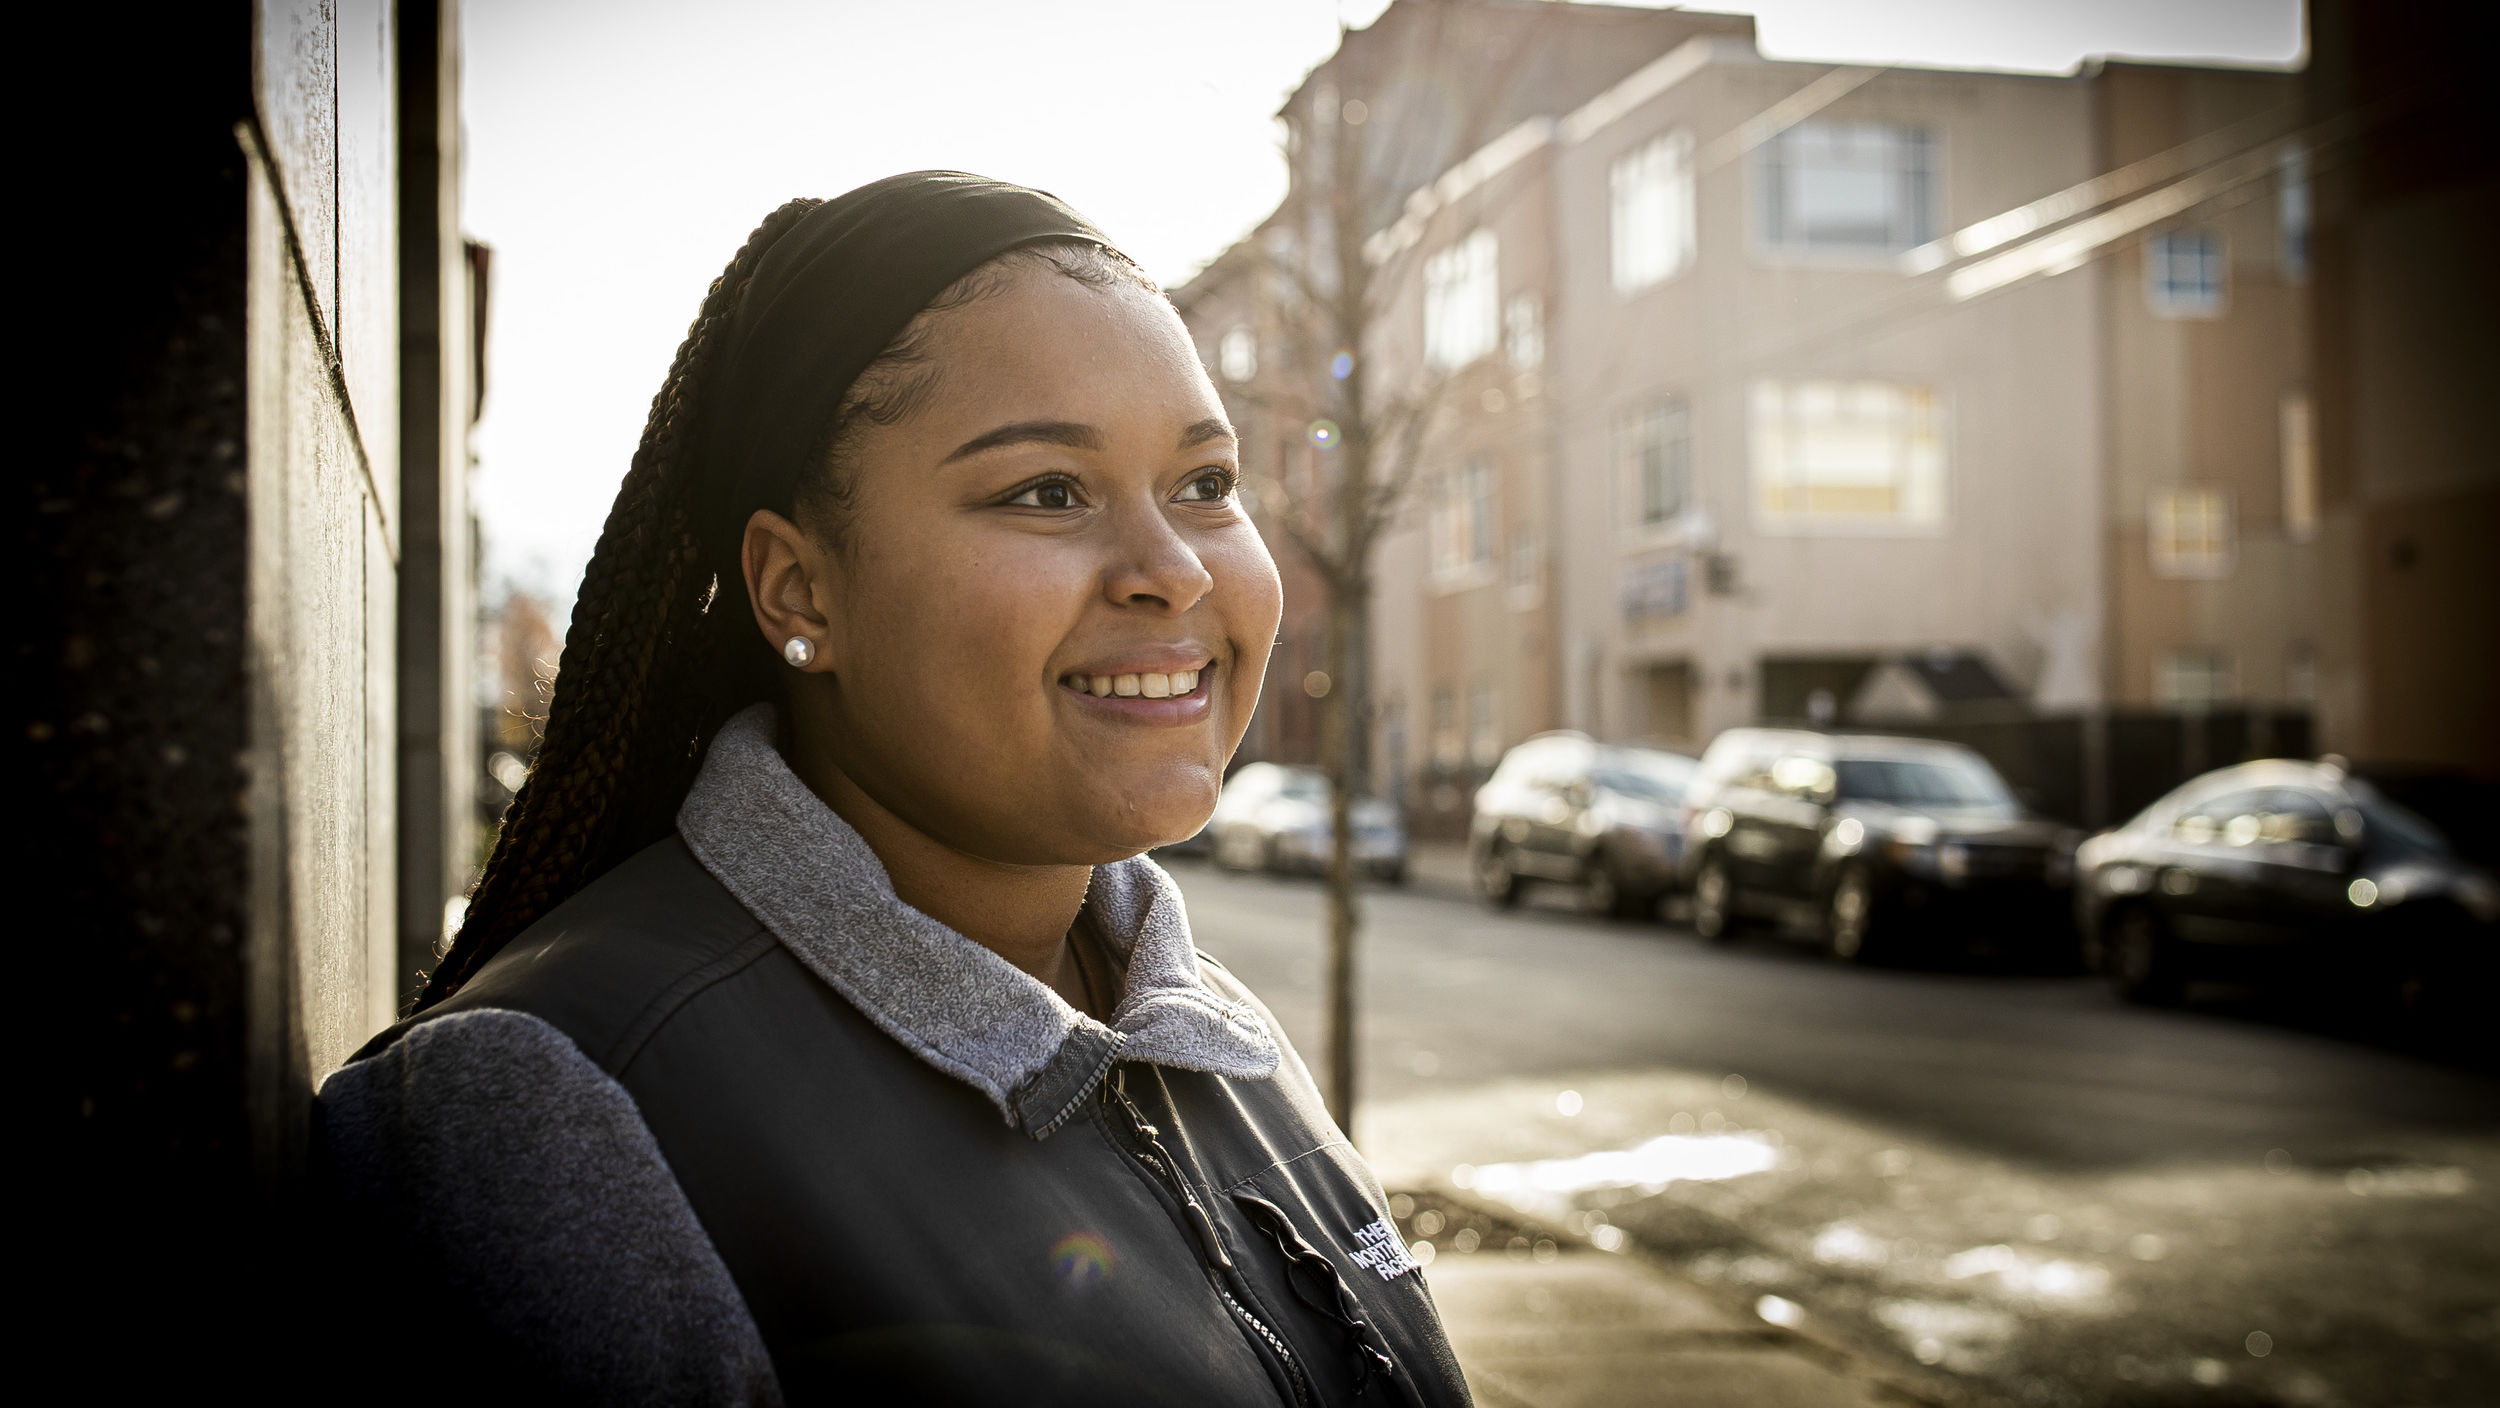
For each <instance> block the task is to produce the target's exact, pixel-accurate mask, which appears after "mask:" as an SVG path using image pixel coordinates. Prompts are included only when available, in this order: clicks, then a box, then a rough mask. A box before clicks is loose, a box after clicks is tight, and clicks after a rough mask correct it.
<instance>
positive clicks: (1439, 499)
mask: <svg viewBox="0 0 2500 1408" xmlns="http://www.w3.org/2000/svg"><path fill="white" fill-rule="evenodd" d="M1492 561H1493V466H1492V465H1490V464H1488V463H1486V462H1485V461H1484V460H1481V459H1474V460H1469V461H1468V462H1467V463H1466V464H1464V465H1462V466H1460V467H1459V468H1457V469H1454V470H1452V471H1450V472H1449V473H1447V474H1444V475H1442V476H1441V477H1440V481H1439V482H1438V483H1437V484H1436V485H1435V486H1434V492H1433V496H1432V571H1433V575H1434V576H1437V577H1441V578H1445V579H1446V578H1452V577H1466V576H1471V575H1473V574H1474V573H1475V572H1476V571H1477V570H1478V569H1479V568H1482V567H1484V566H1486V565H1487V564H1489V563H1491V562H1492Z"/></svg>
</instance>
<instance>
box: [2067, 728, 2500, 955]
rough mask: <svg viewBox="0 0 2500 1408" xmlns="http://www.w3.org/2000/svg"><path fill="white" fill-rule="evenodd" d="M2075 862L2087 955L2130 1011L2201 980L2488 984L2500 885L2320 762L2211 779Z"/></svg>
mask: <svg viewBox="0 0 2500 1408" xmlns="http://www.w3.org/2000/svg"><path fill="white" fill-rule="evenodd" d="M2076 867H2077V877H2076V886H2075V907H2076V920H2077V923H2078V924H2079V925H2080V926H2081V928H2082V931H2083V935H2084V951H2085V955H2086V957H2087V959H2088V960H2089V961H2091V962H2092V963H2093V965H2094V966H2095V967H2098V968H2100V969H2102V970H2103V971H2105V972H2107V973H2108V974H2109V975H2110V978H2111V979H2112V980H2113V981H2114V982H2115V983H2116V985H2117V988H2118V991H2119V992H2120V993H2121V994H2122V995H2123V996H2125V997H2128V998H2130V999H2132V1000H2135V1001H2139V1002H2174V1001H2177V1000H2178V999H2179V998H2181V997H2182V996H2183V995H2184V992H2185V988H2186V985H2187V983H2188V982H2189V981H2191V980H2193V979H2196V978H2200V977H2215V978H2238V979H2265V978H2286V977H2296V976H2303V975H2305V976H2308V977H2310V978H2313V979H2321V980H2324V981H2328V982H2334V983H2339V984H2355V985H2366V986H2368V987H2371V988H2375V989H2377V990H2379V991H2381V992H2401V991H2404V990H2406V989H2408V988H2410V989H2413V990H2414V991H2416V992H2418V991H2419V989H2420V987H2421V985H2423V984H2425V983H2434V984H2435V983H2437V982H2438V981H2440V980H2441V979H2442V978H2445V977H2451V976H2458V975H2461V974H2470V975H2472V976H2473V977H2474V978H2476V979H2487V978H2488V977H2489V976H2490V970H2491V963H2492V958H2493V953H2494V944H2495V943H2500V880H2495V878H2494V877H2493V875H2492V874H2491V872H2489V871H2487V870H2483V869H2481V868H2480V867H2478V866H2474V865H2471V864H2469V863H2467V862H2466V861H2464V860H2462V859H2460V858H2459V857H2458V856H2457V855H2456V854H2455V852H2454V851H2453V850H2452V849H2451V848H2450V846H2449V844H2448V841H2447V839H2446V838H2445V837H2444V836H2442V835H2441V834H2440V832H2439V830H2438V828H2436V827H2434V826H2432V825H2431V824H2430V823H2429V822H2427V821H2424V820H2423V819H2422V818H2421V817H2420V816H2418V815H2416V814H2415V813H2413V812H2412V811H2409V810H2407V809H2406V808H2404V807H2401V806H2398V805H2397V804H2396V803H2394V802H2392V801H2389V800H2388V799H2387V798H2386V797H2385V796H2383V795H2382V794H2380V793H2379V791H2378V790H2377V789H2376V788H2374V787H2372V786H2370V785H2369V784H2368V783H2366V782H2364V781H2362V780H2360V779H2359V778H2355V777H2350V776H2347V775H2346V774H2345V773H2344V771H2343V770H2342V769H2341V768H2339V767H2335V766H2332V765H2329V764H2323V763H2307V762H2295V761H2289V760H2279V759H2278V760H2268V761H2264V762H2254V763H2242V764H2240V765H2239V766H2237V767H2229V768H2224V769H2221V770H2220V771H2218V772H2210V773H2207V774H2205V775H2204V776H2202V777H2199V778H2197V779H2195V780H2194V781H2192V782H2189V783H2187V784H2186V785H2185V786H2182V787H2180V788H2179V789H2178V790H2176V791H2174V792H2172V793H2171V794H2170V795H2169V796H2167V797H2164V798H2162V799H2161V800H2160V801H2158V802H2155V803H2154V804H2153V805H2151V806H2149V807H2146V808H2145V809H2144V810H2143V811H2142V812H2141V813H2139V814H2138V815H2137V816H2136V817H2135V818H2134V819H2133V820H2132V821H2129V822H2128V823H2127V824H2125V825H2124V826H2121V827H2119V828H2117V829H2116V830H2114V831H2107V832H2104V833H2102V834H2101V835H2098V836H2095V837H2093V838H2092V839H2091V840H2089V841H2087V842H2085V843H2084V845H2083V847H2082V849H2081V850H2080V851H2079V852H2078V853H2077V855H2076ZM2474 986H2475V987H2476V991H2475V995H2474V997H2473V998H2472V999H2471V1000H2472V1001H2475V1002H2482V1001H2486V1000H2488V994H2487V991H2485V990H2483V989H2481V988H2480V986H2479V982H2477V983H2475V984H2474Z"/></svg>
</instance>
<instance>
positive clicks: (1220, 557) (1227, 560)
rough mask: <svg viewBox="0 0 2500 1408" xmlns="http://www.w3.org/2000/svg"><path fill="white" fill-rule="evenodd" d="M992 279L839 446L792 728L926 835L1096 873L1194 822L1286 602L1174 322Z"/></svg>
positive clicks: (1032, 283) (819, 539) (1137, 305)
mask: <svg viewBox="0 0 2500 1408" xmlns="http://www.w3.org/2000/svg"><path fill="white" fill-rule="evenodd" d="M1011 267H1012V268H1013V273H1012V274H1011V276H1010V277H1009V279H1008V281H1007V283H1006V286H1005V287H1004V288H1003V289H1002V290H1001V291H998V292H996V293H993V294H992V295H990V296H988V297H985V298H981V299H978V300H976V301H974V302H973V303H971V304H969V305H967V306H965V307H962V308H959V309H956V310H953V311H950V312H947V313H943V314H940V315H937V316H936V318H935V319H934V324H935V326H934V329H933V334H932V339H931V346H930V351H931V356H930V358H929V362H928V366H929V367H930V368H933V369H934V374H935V377H936V381H935V385H934V389H933V391H932V392H931V394H929V395H928V396H926V397H924V398H922V399H921V401H920V403H919V407H918V409H917V410H916V411H915V412H914V413H913V414H911V415H909V416H907V417H905V418H904V419H903V420H902V421H901V422H899V423H897V424H894V425H891V426H874V425H871V426H868V427H867V428H866V429H865V432H864V434H863V435H862V436H861V437H860V439H859V441H858V442H857V453H856V455H855V456H854V457H853V459H852V461H851V463H852V465H853V479H854V483H853V493H852V497H851V500H850V509H849V512H848V514H847V517H846V518H845V521H844V523H843V525H842V527H841V530H840V532H841V541H840V543H839V545H838V546H837V545H833V544H830V543H827V542H826V541H825V538H826V536H827V535H826V534H825V533H824V532H823V531H821V525H813V524H811V525H810V529H811V532H810V535H809V540H808V542H807V543H806V545H805V547H804V549H803V556H804V557H806V558H807V559H809V561H808V562H807V563H806V565H807V566H808V567H809V568H810V569H811V570H810V572H809V574H808V575H809V579H810V583H811V586H810V591H809V595H810V596H811V597H812V598H813V605H814V607H815V610H816V611H818V612H820V613H821V614H822V616H823V617H824V619H825V622H826V625H825V633H824V638H823V639H821V640H819V641H818V642H817V647H818V651H819V661H820V668H819V671H818V672H817V673H816V674H814V675H812V676H810V677H809V678H808V679H807V680H806V681H805V682H804V684H803V687H802V689H801V690H800V691H799V694H800V698H799V699H798V701H797V704H798V714H799V718H798V720H797V723H798V726H799V727H800V728H802V729H807V728H811V727H816V726H819V725H820V724H821V726H822V730H823V736H822V737H820V738H815V739H803V740H801V746H802V747H813V748H815V749H819V750H821V751H822V752H823V753H824V754H825V755H826V756H828V757H829V758H830V759H831V760H832V761H834V762H836V763H837V764H838V765H839V766H840V767H841V769H842V770H843V772H844V774H845V775H846V776H848V777H849V779H850V780H851V781H852V782H853V783H855V784H856V785H857V786H859V787H860V788H861V790H863V791H864V792H866V793H867V794H868V795H869V797H870V798H872V799H873V800H874V801H876V802H877V803H878V804H880V805H882V806H883V807H884V808H885V809H886V810H888V811H891V812H893V813H895V814H896V815H898V816H900V817H901V818H902V819H904V820H905V821H907V822H910V823H911V824H912V825H913V826H914V827H916V828H917V829H918V830H920V831H921V832H923V833H924V834H926V835H928V836H930V837H931V838H932V839H934V840H937V841H939V842H941V843H944V844H946V845H948V846H951V847H953V848H954V849H956V850H959V851H962V852H965V853H967V854H970V855H975V856H979V857H981V858H983V859H987V860H992V861H998V862H1002V863H1007V864H1016V865H1064V864H1088V865H1090V864H1100V863H1103V862H1106V861H1111V860H1116V859H1120V858H1123V857H1127V856H1131V855H1135V854H1137V853H1139V852H1141V851H1143V850H1146V849H1148V848H1150V847H1153V846H1157V845H1163V844H1167V843H1170V842H1172V841H1177V840H1180V839H1182V838H1184V837H1186V836H1189V835H1191V834H1192V833H1194V832H1195V831H1197V829H1198V828H1199V827H1200V826H1202V825H1204V824H1205V822H1206V819H1207V816H1208V814H1209V813H1210V812H1211V811H1212V810H1213V809H1214V806H1215V794H1216V788H1217V786H1218V785H1219V783H1220V782H1221V781H1222V778H1223V774H1224V764H1225V761H1226V760H1227V759H1229V758H1230V757H1231V756H1232V753H1233V749H1234V748H1235V747H1236V746H1237V745H1238V744H1239V743H1240V742H1241V735H1242V731H1243V730H1244V729H1245V728H1246V727H1247V726H1248V725H1249V721H1250V712H1251V709H1252V707H1253V706H1254V705H1256V704H1257V702H1258V697H1259V684H1260V680H1261V678H1262V676H1263V675H1264V673H1265V671H1266V668H1267V654H1268V648H1269V646H1270V644H1271V643H1272V642H1273V641H1274V639H1275V636H1276V623H1277V618H1278V614H1279V612H1280V610H1281V608H1282V595H1281V588H1280V586H1279V584H1278V581H1277V576H1276V565H1275V562H1274V561H1273V560H1272V559H1271V558H1270V557H1269V556H1268V552H1267V547H1266V544H1265V543H1263V542H1262V541H1261V540H1260V537H1259V534H1258V530H1257V529H1256V528H1254V527H1253V526H1252V524H1251V522H1250V519H1249V517H1248V515H1247V514H1245V513H1244V512H1243V511H1242V508H1241V505H1240V503H1239V500H1238V498H1237V496H1236V493H1235V484H1236V481H1237V479H1238V476H1239V464H1238V450H1237V447H1236V445H1235V443H1234V439H1233V433H1232V430H1231V428H1230V426H1229V425H1228V424H1227V422H1226V420H1225V416H1224V408H1223V405H1222V403H1221V402H1220V401H1219V400H1218V399H1217V398H1216V395H1215V390H1214V388H1213V387H1212V386H1211V385H1209V383H1208V381H1207V377H1206V373H1205V371H1204V370H1203V369H1202V368H1201V367H1200V365H1199V363H1198V357H1197V354H1196V351H1195V349H1194V348H1193V347H1192V346H1191V343H1190V340H1189V336H1188V334H1187V332H1186V331H1185V330H1184V329H1183V328H1182V326H1181V321H1180V318H1179V317H1178V316H1177V315H1176V314H1175V313H1174V312H1173V311H1172V308H1171V306H1170V305H1169V304H1167V303H1165V302H1164V301H1163V300H1162V299H1160V298H1157V297H1155V296H1153V295H1152V294H1150V293H1148V292H1146V291H1145V290H1144V289H1141V288H1135V287H1132V286H1128V285H1125V284H1123V285H1120V286H1118V287H1114V288H1110V289H1101V288H1094V287H1089V286H1087V285H1084V284H1080V283H1078V282H1076V281H1075V280H1073V279H1071V278H1069V277H1067V276H1066V275H1064V274H1062V273H1060V272H1058V271H1057V270H1055V269H1051V268H1048V267H1046V266H1042V265H1039V264H1036V263H1033V262H1028V261H1017V262H1016V263H1015V264H1014V265H1013V266H1011ZM773 644H774V645H775V646H779V645H780V644H781V642H780V641H779V640H775V641H773ZM811 715H812V716H814V717H812V718H811V717H810V716H811Z"/></svg>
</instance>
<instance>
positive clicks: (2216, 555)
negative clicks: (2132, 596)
mask: <svg viewBox="0 0 2500 1408" xmlns="http://www.w3.org/2000/svg"><path fill="white" fill-rule="evenodd" d="M2150 516H2151V520H2152V521H2151V522H2150V524H2148V525H2147V536H2148V538H2149V539H2150V541H2151V545H2152V553H2153V575H2154V576H2157V577H2225V576H2229V575H2230V572H2231V550H2232V545H2233V543H2232V533H2233V530H2232V522H2231V499H2230V496H2229V495H2227V494H2225V493H2223V491H2221V490H2220V489H2208V488H2198V487H2193V486H2191V487H2187V488H2178V489H2156V490H2154V491H2153V502H2152V510H2151V515H2150Z"/></svg>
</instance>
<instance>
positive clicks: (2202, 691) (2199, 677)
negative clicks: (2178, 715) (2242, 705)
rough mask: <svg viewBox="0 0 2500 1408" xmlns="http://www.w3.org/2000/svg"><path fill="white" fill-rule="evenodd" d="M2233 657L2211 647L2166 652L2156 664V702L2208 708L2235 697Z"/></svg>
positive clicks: (2184, 648)
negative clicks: (2232, 683) (2232, 668)
mask: <svg viewBox="0 0 2500 1408" xmlns="http://www.w3.org/2000/svg"><path fill="white" fill-rule="evenodd" d="M2232 694H2233V691H2232V687H2231V657H2230V656H2229V655H2227V654H2225V653H2224V652H2222V651H2219V650H2215V649H2213V648H2212V647H2210V646H2201V645H2195V646H2186V647H2183V648H2181V649H2177V650H2169V651H2164V652H2163V653H2162V657H2161V663H2159V664H2158V665H2155V666H2154V667H2153V699H2154V702H2156V703H2159V704H2163V705H2166V706H2168V707H2170V708H2173V709H2207V708H2211V707H2213V706H2214V705H2216V704H2225V703H2228V702H2230V700H2231V698H2232Z"/></svg>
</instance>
